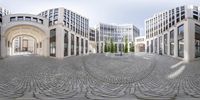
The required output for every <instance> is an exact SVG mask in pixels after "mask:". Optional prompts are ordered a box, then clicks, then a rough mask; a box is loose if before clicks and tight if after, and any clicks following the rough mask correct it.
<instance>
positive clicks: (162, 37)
mask: <svg viewBox="0 0 200 100" xmlns="http://www.w3.org/2000/svg"><path fill="white" fill-rule="evenodd" d="M164 35H165V34H163V35H162V36H161V37H162V44H161V46H162V54H164Z"/></svg>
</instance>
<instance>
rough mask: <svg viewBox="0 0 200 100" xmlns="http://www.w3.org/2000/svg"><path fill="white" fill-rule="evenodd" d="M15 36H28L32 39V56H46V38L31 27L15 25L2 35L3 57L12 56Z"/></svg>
mask: <svg viewBox="0 0 200 100" xmlns="http://www.w3.org/2000/svg"><path fill="white" fill-rule="evenodd" d="M17 36H29V37H32V38H33V39H34V42H35V45H34V54H37V55H41V56H48V38H47V37H48V36H47V34H46V33H45V32H44V31H43V30H42V29H40V28H38V27H36V26H32V25H17V26H13V27H11V28H8V29H7V30H6V31H5V33H4V35H3V40H2V42H4V46H3V53H2V54H3V55H2V56H3V57H5V56H11V55H13V49H14V48H13V45H14V43H13V40H14V39H15V38H16V37H17Z"/></svg>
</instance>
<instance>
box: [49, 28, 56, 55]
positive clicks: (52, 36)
mask: <svg viewBox="0 0 200 100" xmlns="http://www.w3.org/2000/svg"><path fill="white" fill-rule="evenodd" d="M50 56H53V57H55V56H56V29H52V30H50Z"/></svg>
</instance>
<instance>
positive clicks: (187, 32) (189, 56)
mask: <svg viewBox="0 0 200 100" xmlns="http://www.w3.org/2000/svg"><path fill="white" fill-rule="evenodd" d="M194 59H195V23H194V21H193V20H192V19H188V20H187V21H185V22H184V61H186V62H189V61H192V60H194Z"/></svg>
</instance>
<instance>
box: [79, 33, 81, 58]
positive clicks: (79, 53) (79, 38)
mask: <svg viewBox="0 0 200 100" xmlns="http://www.w3.org/2000/svg"><path fill="white" fill-rule="evenodd" d="M79 55H81V37H80V36H79Z"/></svg>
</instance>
